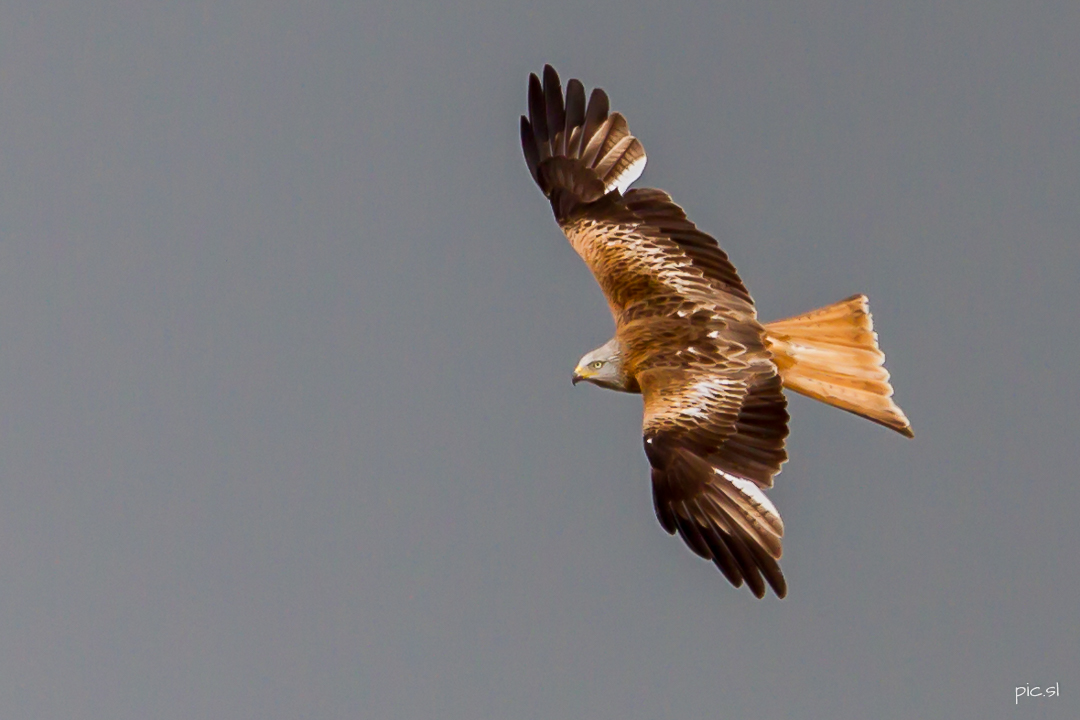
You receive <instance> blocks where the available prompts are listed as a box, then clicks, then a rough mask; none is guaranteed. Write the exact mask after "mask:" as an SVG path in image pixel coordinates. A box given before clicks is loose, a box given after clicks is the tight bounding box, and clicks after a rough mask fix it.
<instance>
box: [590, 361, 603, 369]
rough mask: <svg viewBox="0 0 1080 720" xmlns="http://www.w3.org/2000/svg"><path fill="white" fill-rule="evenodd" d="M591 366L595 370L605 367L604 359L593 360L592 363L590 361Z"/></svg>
mask: <svg viewBox="0 0 1080 720" xmlns="http://www.w3.org/2000/svg"><path fill="white" fill-rule="evenodd" d="M589 366H590V367H592V369H593V370H599V369H600V368H602V367H604V361H603V360H593V361H592V362H591V363H589Z"/></svg>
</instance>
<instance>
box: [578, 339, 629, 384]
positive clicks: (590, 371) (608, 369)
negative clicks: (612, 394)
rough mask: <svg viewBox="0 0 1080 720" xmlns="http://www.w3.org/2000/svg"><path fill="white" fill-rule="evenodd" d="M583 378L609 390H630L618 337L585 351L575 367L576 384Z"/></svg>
mask: <svg viewBox="0 0 1080 720" xmlns="http://www.w3.org/2000/svg"><path fill="white" fill-rule="evenodd" d="M582 380H584V381H585V382H590V383H592V384H593V385H599V386H600V387H602V388H607V389H609V390H622V391H623V392H630V379H629V378H628V377H627V376H626V374H625V373H624V372H623V353H622V343H620V342H619V340H618V339H617V338H611V339H610V340H608V341H607V342H606V343H604V344H603V345H601V346H600V347H598V348H596V349H595V350H593V351H591V352H588V353H585V356H584V357H583V358H581V360H579V361H578V366H577V367H576V368H574V384H575V385H577V384H578V383H579V382H581V381H582Z"/></svg>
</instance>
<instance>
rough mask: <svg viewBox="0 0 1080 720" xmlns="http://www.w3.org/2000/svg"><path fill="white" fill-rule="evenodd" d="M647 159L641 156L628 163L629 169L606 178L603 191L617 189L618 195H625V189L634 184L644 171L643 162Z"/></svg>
mask: <svg viewBox="0 0 1080 720" xmlns="http://www.w3.org/2000/svg"><path fill="white" fill-rule="evenodd" d="M647 159H648V158H646V157H645V156H644V155H642V156H641V157H639V158H638V159H637V160H634V162H632V163H630V165H629V167H627V168H626V169H625V170H623V171H622V172H620V173H619V174H618V175H615V176H614V177H611V178H608V181H607V187H605V188H604V189H605V190H607V191H608V192H611V191H612V190H615V189H618V191H619V194H623V193H625V192H626V191H627V189H628V188H629V187H630V186H631V185H633V184H634V181H635V180H637V179H638V178H639V177H641V173H642V172H644V171H645V161H646V160H647Z"/></svg>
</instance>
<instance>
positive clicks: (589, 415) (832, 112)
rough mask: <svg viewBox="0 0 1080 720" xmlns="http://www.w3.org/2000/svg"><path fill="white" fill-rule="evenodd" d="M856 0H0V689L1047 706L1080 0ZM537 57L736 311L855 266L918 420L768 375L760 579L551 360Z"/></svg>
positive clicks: (1059, 527)
mask: <svg viewBox="0 0 1080 720" xmlns="http://www.w3.org/2000/svg"><path fill="white" fill-rule="evenodd" d="M872 5H873V4H868V3H865V2H817V3H804V2H798V3H796V2H791V3H785V4H768V6H766V4H765V3H758V2H713V1H710V2H665V3H611V2H605V1H603V0H601V1H599V2H590V3H581V2H562V1H560V2H546V3H542V4H541V3H520V2H519V3H509V2H497V1H495V0H489V1H486V2H467V3H460V4H459V5H458V6H457V7H454V6H453V5H452V4H450V3H405V2H396V3H385V4H372V3H363V2H362V3H360V4H355V3H337V2H326V1H319V0H309V2H305V3H297V2H293V3H285V2H280V1H276V0H259V1H258V2H256V1H255V0H247V1H241V2H233V3H225V2H217V1H210V0H204V1H200V2H184V3H159V2H137V1H129V2H106V1H104V0H78V1H77V2H76V1H75V0H70V1H69V2H62V1H61V0H35V1H34V2H8V3H5V4H4V6H3V8H2V9H0V423H2V428H0V430H2V431H0V493H2V495H0V716H2V717H4V718H61V717H63V718H103V719H109V720H126V719H128V718H131V719H139V720H142V719H145V718H227V719H230V720H231V719H233V718H252V719H258V720H267V719H270V720H274V719H277V718H281V719H283V720H285V719H293V718H358V717H359V718H365V719H366V718H428V717H430V718H444V719H456V718H462V719H466V718H468V719H473V718H571V717H573V718H577V717H581V718H612V719H618V720H626V719H630V718H706V717H709V718H713V717H733V718H783V717H793V718H794V717H798V718H811V719H813V718H822V719H825V718H867V717H873V718H934V717H951V718H980V719H981V718H998V717H1018V718H1028V717H1030V718H1074V717H1077V715H1078V714H1080V624H1078V613H1077V607H1078V603H1077V597H1078V594H1080V524H1078V523H1077V522H1076V520H1075V517H1076V514H1077V512H1078V510H1080V484H1078V482H1077V466H1078V464H1080V443H1078V442H1077V431H1078V429H1080V410H1078V407H1080V383H1078V381H1077V376H1076V369H1077V355H1078V352H1080V341H1078V338H1080V319H1078V310H1080V290H1078V287H1077V276H1078V274H1080V73H1078V72H1077V68H1078V67H1080V4H1077V3H1076V2H1074V1H1066V0H1062V1H1061V2H1047V3H1037V4H1035V3H1008V2H990V1H988V0H979V1H972V2H954V1H946V2H937V3H918V4H916V3H891V4H884V3H878V4H877V5H878V6H881V7H876V8H875V7H872ZM885 5H889V6H891V7H884V6H885ZM661 6H662V7H661ZM545 62H551V63H553V64H554V65H555V66H556V67H557V68H558V70H559V71H560V72H561V73H562V75H563V78H564V80H565V79H567V78H569V77H579V78H581V79H582V80H583V81H584V82H585V84H586V86H587V87H593V86H596V85H600V86H602V87H603V88H605V89H606V90H607V91H608V93H609V95H610V96H611V99H612V104H613V107H614V108H615V109H617V110H620V111H622V112H623V113H625V114H626V115H627V117H628V118H629V121H630V127H631V129H632V131H633V132H634V133H635V134H636V135H637V136H638V137H639V138H641V140H642V142H643V143H644V145H645V148H646V150H647V151H648V153H649V157H650V163H649V167H648V168H647V169H646V171H645V174H644V176H643V177H642V179H641V182H640V184H642V185H645V186H656V187H661V188H664V189H666V190H668V191H669V192H671V193H672V194H673V196H674V197H675V199H676V201H678V202H679V203H680V204H682V205H683V206H684V207H685V208H686V209H687V212H688V213H689V215H690V217H691V218H692V219H693V220H695V221H696V222H697V223H698V224H699V225H700V226H701V227H702V228H703V229H705V230H706V231H708V232H710V233H712V234H714V235H715V236H717V237H718V238H719V240H720V242H721V244H722V246H723V247H724V248H725V249H726V250H727V251H728V252H729V254H730V255H731V257H732V259H733V260H734V262H735V263H736V265H737V267H738V268H739V270H740V272H741V274H742V276H743V278H744V279H745V280H746V283H747V285H748V286H749V287H750V289H751V292H752V293H753V294H754V297H755V298H756V300H757V302H758V307H759V309H760V312H761V315H762V317H763V318H765V319H774V318H778V317H781V316H786V315H790V314H795V313H798V312H801V311H804V310H808V309H811V308H814V307H817V306H820V305H824V304H826V303H829V302H832V301H835V300H839V299H841V298H844V297H847V296H848V295H850V294H852V293H855V292H865V293H867V294H868V295H869V296H870V299H871V307H872V309H873V310H874V312H875V319H876V322H877V327H878V329H879V331H880V333H881V339H882V344H883V347H884V349H885V351H886V353H887V355H888V359H889V369H890V370H891V371H892V374H893V380H894V383H895V386H896V388H897V399H898V400H899V401H900V404H901V405H902V407H903V408H904V409H905V410H906V411H907V413H908V415H909V416H910V417H911V419H912V422H913V424H914V427H915V431H916V434H917V436H916V439H915V440H914V441H906V440H904V439H903V438H901V437H900V436H898V435H895V434H894V433H890V432H888V431H886V430H884V429H882V428H879V427H877V426H874V425H872V424H870V423H868V422H865V421H861V420H858V419H856V418H854V417H852V416H850V415H847V414H845V413H841V412H838V411H836V410H833V409H831V408H827V407H824V406H821V405H818V404H816V403H813V402H812V401H809V400H804V399H802V398H795V399H794V400H793V401H792V402H791V412H792V416H793V419H792V423H791V427H792V435H791V438H790V443H789V448H790V454H791V457H792V460H791V462H789V463H788V464H787V465H786V466H785V470H784V472H783V474H782V475H781V476H780V477H779V478H778V481H777V484H776V488H775V489H774V490H773V492H772V493H771V497H772V499H773V500H774V501H775V503H776V504H777V506H778V507H779V508H780V510H781V512H782V513H783V516H784V520H785V523H786V527H787V535H786V543H785V554H784V560H783V567H784V570H785V573H786V575H787V577H788V581H789V583H790V586H791V592H790V595H789V597H788V598H787V599H786V600H783V601H777V600H776V599H775V598H771V597H770V598H769V599H767V600H765V601H757V600H755V599H754V598H753V597H752V596H751V595H750V594H749V593H748V592H747V591H746V590H745V589H743V590H735V589H734V588H732V587H730V586H729V585H728V583H727V582H726V581H724V579H723V578H722V577H721V576H720V575H719V573H717V572H716V570H715V569H713V568H712V567H711V566H710V565H708V564H707V563H705V562H703V561H701V560H699V559H697V558H695V557H694V556H693V555H692V554H691V553H690V552H689V551H688V550H687V549H686V548H685V547H684V546H683V544H682V543H681V541H679V540H678V539H676V538H670V537H668V536H667V535H666V534H665V533H664V532H663V531H662V530H661V529H660V527H659V525H658V524H657V522H656V520H655V518H654V515H653V510H652V504H651V502H652V501H651V495H650V490H649V484H648V470H647V464H646V461H645V458H644V455H643V453H642V450H641V440H640V422H641V405H640V400H638V399H637V398H633V397H627V396H623V395H618V394H615V393H608V392H604V391H601V390H598V389H596V388H591V387H583V386H579V387H578V388H576V389H575V388H572V387H571V385H570V374H571V370H572V368H573V366H574V363H575V361H576V360H577V359H578V357H579V356H580V355H582V354H583V353H584V352H585V351H587V350H589V349H591V348H593V347H595V346H596V345H598V344H600V343H601V342H603V341H604V340H606V339H607V338H608V337H609V336H610V334H611V319H610V316H609V315H608V312H607V309H606V306H605V304H604V302H603V299H602V297H601V295H600V291H599V289H598V288H597V287H596V285H595V283H594V282H593V280H592V278H591V277H590V275H589V273H588V271H587V269H586V268H585V266H584V265H583V264H582V263H581V261H580V260H579V259H578V258H577V256H576V255H575V254H574V253H573V251H572V250H571V249H570V247H569V246H568V244H567V243H566V241H565V240H564V239H563V238H562V236H561V234H560V233H559V231H558V229H557V227H556V226H555V223H554V222H553V220H552V218H551V215H550V209H549V207H548V205H547V203H546V202H545V201H544V199H543V198H542V196H541V195H540V193H539V191H538V190H537V189H536V188H535V186H534V185H533V183H532V181H531V179H530V178H529V175H528V172H527V171H526V168H525V164H524V162H523V160H522V158H521V152H520V147H519V143H518V137H517V133H518V115H519V114H520V113H521V112H523V111H524V109H525V87H526V79H527V76H528V73H529V72H533V71H539V70H540V69H541V67H542V66H543V64H544V63H545ZM1055 682H1056V683H1059V684H1060V689H1061V693H1062V697H1057V698H1046V697H1044V698H1041V699H1040V698H1023V699H1021V700H1020V702H1019V704H1015V702H1014V688H1015V687H1016V686H1017V685H1024V684H1030V685H1039V686H1045V685H1048V684H1053V683H1055Z"/></svg>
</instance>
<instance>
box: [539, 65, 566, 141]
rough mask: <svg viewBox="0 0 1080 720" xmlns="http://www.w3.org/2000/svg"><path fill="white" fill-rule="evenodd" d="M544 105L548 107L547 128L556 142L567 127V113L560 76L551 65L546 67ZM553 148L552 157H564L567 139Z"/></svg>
mask: <svg viewBox="0 0 1080 720" xmlns="http://www.w3.org/2000/svg"><path fill="white" fill-rule="evenodd" d="M544 104H545V105H546V106H547V126H548V133H549V138H550V139H551V140H555V139H556V136H557V135H558V133H559V132H560V131H561V130H562V129H563V128H564V127H565V126H566V113H565V110H564V106H563V94H562V84H561V83H560V82H559V74H558V73H557V72H555V68H553V67H551V66H550V65H545V66H544ZM556 144H557V145H559V147H552V149H551V150H552V152H551V154H552V155H562V154H563V153H564V148H565V145H566V141H565V138H564V139H562V140H561V141H560V142H558V143H556Z"/></svg>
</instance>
